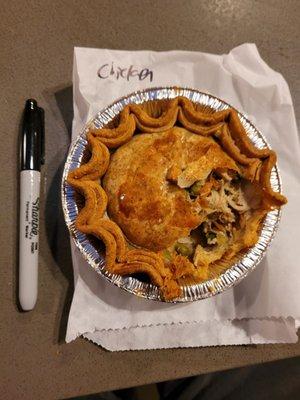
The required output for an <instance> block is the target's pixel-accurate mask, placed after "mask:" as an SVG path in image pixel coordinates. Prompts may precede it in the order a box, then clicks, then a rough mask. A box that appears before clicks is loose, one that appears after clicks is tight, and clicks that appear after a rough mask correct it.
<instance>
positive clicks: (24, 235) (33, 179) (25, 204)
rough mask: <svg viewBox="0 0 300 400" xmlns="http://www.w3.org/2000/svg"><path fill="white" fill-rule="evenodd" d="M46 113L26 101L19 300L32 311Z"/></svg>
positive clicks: (25, 308)
mask: <svg viewBox="0 0 300 400" xmlns="http://www.w3.org/2000/svg"><path fill="white" fill-rule="evenodd" d="M44 143H45V141H44V110H43V109H42V108H40V107H38V105H37V102H36V101H35V100H33V99H29V100H27V101H26V105H25V110H24V117H23V126H22V133H21V143H20V145H21V157H20V226H19V230H20V238H19V301H20V305H21V307H22V309H23V310H25V311H29V310H32V309H33V308H34V306H35V303H36V300H37V293H38V255H39V209H40V175H41V173H40V171H41V165H42V164H43V163H44Z"/></svg>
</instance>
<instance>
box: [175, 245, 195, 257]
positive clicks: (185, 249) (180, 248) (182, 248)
mask: <svg viewBox="0 0 300 400" xmlns="http://www.w3.org/2000/svg"><path fill="white" fill-rule="evenodd" d="M175 250H176V251H177V253H178V254H181V255H182V256H185V257H189V256H191V255H192V254H193V250H192V249H191V248H190V247H189V246H186V245H185V244H183V243H176V244H175Z"/></svg>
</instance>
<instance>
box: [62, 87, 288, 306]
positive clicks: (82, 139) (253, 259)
mask: <svg viewBox="0 0 300 400" xmlns="http://www.w3.org/2000/svg"><path fill="white" fill-rule="evenodd" d="M178 96H184V97H187V98H188V99H190V100H191V101H193V102H195V103H200V104H202V105H203V106H208V107H210V108H212V109H214V110H216V111H220V110H224V109H226V108H229V107H231V106H230V105H229V104H228V103H226V102H225V101H223V100H221V99H219V98H217V97H214V96H212V95H210V94H207V93H202V92H200V91H198V90H195V89H190V88H178V87H160V88H150V89H146V90H142V91H139V92H134V93H132V94H129V95H128V96H126V97H123V98H121V99H119V100H117V101H115V102H114V103H113V104H111V105H109V106H108V107H106V108H105V109H103V110H101V111H99V112H98V113H97V114H96V116H95V117H94V118H93V119H92V120H91V121H90V122H89V123H88V124H87V126H86V127H85V129H84V130H83V132H82V133H81V134H80V135H79V136H78V137H77V139H76V140H75V142H74V143H73V145H72V146H71V148H70V150H69V154H68V157H67V160H66V162H65V167H64V173H63V178H62V186H61V195H62V207H63V211H64V216H65V221H66V224H67V226H68V229H69V231H70V234H71V236H72V238H73V240H74V242H75V244H76V246H77V247H78V249H79V250H80V252H81V254H82V255H83V257H84V259H85V260H86V261H87V263H88V264H89V265H90V266H91V267H92V268H93V269H94V270H95V271H96V272H97V273H98V274H99V275H101V277H100V276H99V279H106V280H107V281H109V282H111V283H113V284H114V285H116V286H118V287H120V288H122V289H124V290H126V291H127V292H130V293H132V294H134V295H136V296H139V297H143V298H146V299H151V300H157V301H164V300H163V299H162V297H161V295H160V291H159V289H158V287H156V286H154V285H152V284H150V283H145V282H141V281H139V280H138V279H136V278H134V277H124V276H120V275H115V274H111V273H109V272H108V271H106V269H105V258H104V256H103V249H102V248H100V247H99V244H98V242H96V241H93V240H92V239H90V238H89V237H87V236H86V235H85V234H83V233H81V232H79V231H78V230H77V229H76V227H75V220H76V216H77V214H78V196H77V195H76V193H75V191H74V189H73V188H72V187H71V186H69V185H68V184H67V182H66V177H67V175H68V173H69V172H70V171H72V170H73V169H75V168H77V167H79V166H80V165H81V163H82V162H83V160H84V157H85V154H86V146H87V141H86V133H87V131H88V128H89V126H90V125H91V124H95V126H97V127H98V128H102V127H104V126H105V125H106V124H107V123H108V122H110V121H111V120H112V119H113V118H115V117H116V116H117V115H118V114H119V113H120V111H121V110H122V109H123V108H124V107H125V106H126V105H127V104H130V103H136V104H141V103H143V102H146V101H151V100H158V99H173V98H175V97H178ZM231 108H232V107H231ZM239 117H240V120H241V122H242V124H243V126H244V128H245V130H246V132H247V134H248V136H249V138H250V140H251V141H252V143H253V144H254V145H255V146H256V147H257V148H259V149H262V148H266V147H267V148H270V146H269V144H268V143H267V141H266V139H265V138H264V136H263V135H262V134H261V133H260V132H259V131H258V130H257V129H256V128H255V126H254V125H253V124H252V123H251V122H250V121H249V120H248V119H247V118H246V116H245V115H243V114H241V113H239ZM271 186H272V189H273V190H274V191H277V192H281V180H280V175H279V170H278V167H277V165H275V166H274V168H273V169H272V172H271ZM279 220H280V210H272V211H270V212H269V213H268V214H267V215H266V217H265V220H264V222H263V225H262V230H261V233H260V236H259V240H258V242H257V243H256V245H255V246H254V247H252V248H250V249H249V250H248V251H247V253H245V254H244V255H243V256H242V258H241V259H240V260H239V261H238V262H236V263H234V264H233V265H232V266H231V267H230V268H228V269H227V270H226V271H225V272H223V273H222V274H221V275H220V276H219V277H217V278H214V279H211V280H208V281H206V282H203V283H199V284H194V285H189V286H188V285H186V286H182V294H181V296H180V298H177V299H176V300H172V302H189V301H195V300H200V299H205V298H207V297H211V296H214V295H216V294H219V293H221V292H223V291H224V290H226V289H228V288H230V287H232V286H235V285H236V284H238V283H239V282H241V280H242V279H244V278H245V277H246V276H247V275H248V273H249V272H251V271H253V270H254V268H256V266H257V265H258V264H259V262H260V261H261V259H262V258H263V256H264V255H265V253H266V251H267V248H268V246H269V244H270V242H271V241H272V239H273V237H274V234H275V231H276V229H277V226H278V224H279Z"/></svg>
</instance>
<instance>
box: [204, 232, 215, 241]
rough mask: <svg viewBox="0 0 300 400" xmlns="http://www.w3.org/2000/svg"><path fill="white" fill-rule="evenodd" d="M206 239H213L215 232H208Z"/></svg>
mask: <svg viewBox="0 0 300 400" xmlns="http://www.w3.org/2000/svg"><path fill="white" fill-rule="evenodd" d="M206 237H207V240H213V239H215V238H216V237H217V234H216V233H215V232H209V233H208V234H207V235H206Z"/></svg>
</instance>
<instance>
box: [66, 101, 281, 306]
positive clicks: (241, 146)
mask: <svg viewBox="0 0 300 400" xmlns="http://www.w3.org/2000/svg"><path fill="white" fill-rule="evenodd" d="M87 142H88V147H89V150H90V153H91V157H90V159H89V161H88V162H87V163H85V164H82V165H81V166H80V167H79V168H77V169H75V170H73V171H71V172H70V173H69V174H68V177H67V182H68V183H69V184H70V185H71V186H72V187H73V188H74V189H75V190H76V191H77V192H79V193H81V194H82V195H83V198H84V205H83V207H82V208H81V210H80V211H79V213H78V216H77V219H76V228H77V229H78V230H79V231H81V232H83V233H85V234H89V235H93V236H95V237H97V238H99V239H100V240H101V241H102V242H103V243H104V245H105V259H106V268H107V270H108V271H109V272H111V273H115V274H121V275H132V274H133V275H135V274H140V273H142V274H144V275H146V276H147V277H148V278H149V279H150V281H151V282H152V283H153V284H154V285H157V286H158V287H159V288H160V290H161V294H162V297H163V298H164V299H165V300H172V299H175V298H177V297H178V296H180V293H181V288H180V285H182V284H193V283H199V282H202V281H205V280H208V279H210V278H212V277H216V276H218V275H219V274H221V273H222V272H223V271H224V270H226V269H227V268H228V267H230V266H231V265H232V264H233V263H234V262H235V261H236V260H237V259H238V258H240V257H241V255H242V254H243V253H244V252H245V251H246V250H247V249H249V247H252V246H253V245H255V243H256V242H257V240H258V238H259V233H260V228H261V224H262V222H263V219H264V217H265V216H266V214H267V213H268V212H269V211H270V210H272V209H274V208H279V207H280V206H282V205H283V204H285V203H286V201H287V200H286V198H285V197H284V196H283V195H281V194H280V193H278V192H274V191H273V190H272V188H271V185H270V174H271V170H272V168H273V166H274V165H275V163H276V154H275V152H274V151H272V150H269V149H258V148H256V147H255V146H254V145H253V144H252V143H251V141H250V140H249V138H248V136H247V134H246V132H245V129H244V127H243V125H242V123H241V121H240V119H239V116H238V114H237V112H236V110H234V109H232V108H228V109H226V110H223V111H214V110H212V109H209V108H207V107H206V108H204V107H202V106H201V105H199V104H196V103H193V102H191V101H190V100H188V99H187V98H185V97H177V98H175V99H172V100H155V101H149V102H146V103H143V104H140V105H137V104H129V105H127V106H126V107H125V108H124V109H123V110H122V111H121V112H120V114H119V116H118V118H116V119H115V120H114V121H112V123H110V124H109V125H108V126H106V127H105V128H100V129H99V128H97V127H96V126H91V127H90V128H89V130H88V132H87Z"/></svg>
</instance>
